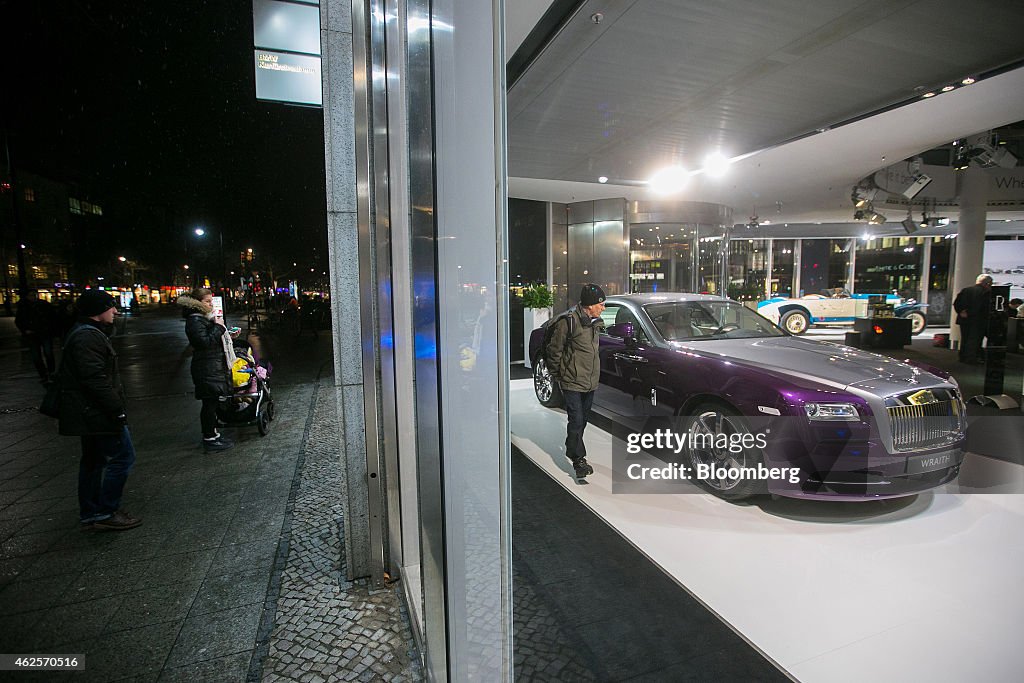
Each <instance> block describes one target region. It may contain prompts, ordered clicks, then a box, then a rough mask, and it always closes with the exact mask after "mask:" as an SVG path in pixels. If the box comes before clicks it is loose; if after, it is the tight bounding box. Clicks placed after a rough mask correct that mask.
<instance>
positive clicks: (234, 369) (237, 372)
mask: <svg viewBox="0 0 1024 683" xmlns="http://www.w3.org/2000/svg"><path fill="white" fill-rule="evenodd" d="M252 375H253V365H252V362H251V361H249V360H248V359H246V358H239V359H238V360H236V361H235V364H234V365H232V366H231V385H232V386H233V387H234V388H236V389H240V388H241V387H244V386H247V385H248V384H249V383H250V382H252Z"/></svg>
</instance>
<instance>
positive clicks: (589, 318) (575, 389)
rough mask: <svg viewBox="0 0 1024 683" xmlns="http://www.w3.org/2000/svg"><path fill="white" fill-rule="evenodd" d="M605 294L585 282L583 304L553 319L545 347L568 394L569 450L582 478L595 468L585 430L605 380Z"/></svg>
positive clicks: (567, 428) (557, 377)
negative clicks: (601, 353)
mask: <svg viewBox="0 0 1024 683" xmlns="http://www.w3.org/2000/svg"><path fill="white" fill-rule="evenodd" d="M604 298H605V297H604V292H603V291H601V288H600V287H598V286H597V285H594V284H588V285H584V286H583V290H582V291H581V292H580V302H579V304H578V305H577V306H576V307H575V308H574V309H572V310H571V311H570V312H569V313H568V314H567V315H564V316H562V317H561V318H559V319H558V320H556V321H555V322H554V323H552V324H553V325H554V326H555V327H554V329H553V330H552V332H551V338H550V340H549V342H548V347H547V349H545V352H546V355H547V358H548V364H549V366H550V368H551V373H552V375H554V377H553V379H554V380H555V381H557V382H558V385H559V387H560V388H561V389H562V395H563V396H564V397H565V412H566V413H567V414H568V417H569V422H568V425H567V426H566V432H565V454H566V456H568V458H569V459H570V460H572V466H573V469H574V470H575V472H576V476H577V477H579V478H583V477H586V476H587V475H588V474H593V473H594V468H593V467H591V466H590V464H589V463H588V462H587V447H586V446H585V445H584V443H583V430H585V429H586V428H587V421H588V420H589V418H590V407H591V405H592V404H593V402H594V391H595V390H596V389H597V385H598V383H599V382H600V380H601V358H600V356H599V355H598V347H599V345H600V339H599V335H600V331H601V329H602V328H603V326H604V323H603V322H602V321H601V312H602V311H604Z"/></svg>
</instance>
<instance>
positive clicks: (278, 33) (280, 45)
mask: <svg viewBox="0 0 1024 683" xmlns="http://www.w3.org/2000/svg"><path fill="white" fill-rule="evenodd" d="M252 17H253V44H254V46H255V48H256V49H255V50H254V51H253V59H254V66H255V70H256V99H258V100H266V101H273V102H286V103H289V104H302V105H308V106H317V107H320V106H323V91H322V85H321V80H320V7H319V4H318V3H317V2H315V0H296V1H291V2H282V1H280V0H253V5H252Z"/></svg>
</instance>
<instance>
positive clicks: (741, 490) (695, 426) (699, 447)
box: [687, 403, 765, 500]
mask: <svg viewBox="0 0 1024 683" xmlns="http://www.w3.org/2000/svg"><path fill="white" fill-rule="evenodd" d="M687 431H688V433H689V436H688V442H689V444H690V447H689V455H690V464H691V466H692V467H693V469H694V473H695V475H696V476H697V480H698V482H699V483H700V484H701V485H702V486H703V487H704V488H706V489H707V490H708V491H710V492H711V493H713V494H715V495H716V496H718V497H719V498H724V499H726V500H740V499H743V498H749V497H750V496H754V495H757V494H760V493H764V492H765V489H764V484H763V483H762V482H759V481H758V480H757V479H755V478H743V477H739V476H738V477H730V476H729V475H728V471H729V470H738V469H739V468H741V467H757V464H758V463H759V462H761V454H760V452H759V451H758V450H757V449H742V450H740V451H738V452H733V451H731V450H730V449H729V448H728V447H721V446H722V444H721V442H719V443H713V442H715V441H720V440H721V439H722V435H724V436H725V439H729V438H730V435H732V434H741V435H742V434H751V433H753V432H752V431H751V429H750V428H749V427H748V426H747V423H746V421H745V420H744V419H743V417H742V416H741V415H740V414H739V413H737V412H736V411H734V410H732V409H730V408H726V407H725V406H721V405H717V404H713V403H711V404H705V405H702V406H700V407H698V408H697V410H696V411H694V413H693V415H692V416H691V417H690V421H689V427H688V429H687ZM707 468H710V470H711V473H712V476H709V477H705V476H702V473H701V470H702V469H707Z"/></svg>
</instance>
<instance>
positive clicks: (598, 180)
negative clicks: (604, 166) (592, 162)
mask: <svg viewBox="0 0 1024 683" xmlns="http://www.w3.org/2000/svg"><path fill="white" fill-rule="evenodd" d="M597 182H599V183H607V182H608V176H606V175H603V176H601V177H600V178H598V179H597Z"/></svg>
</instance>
